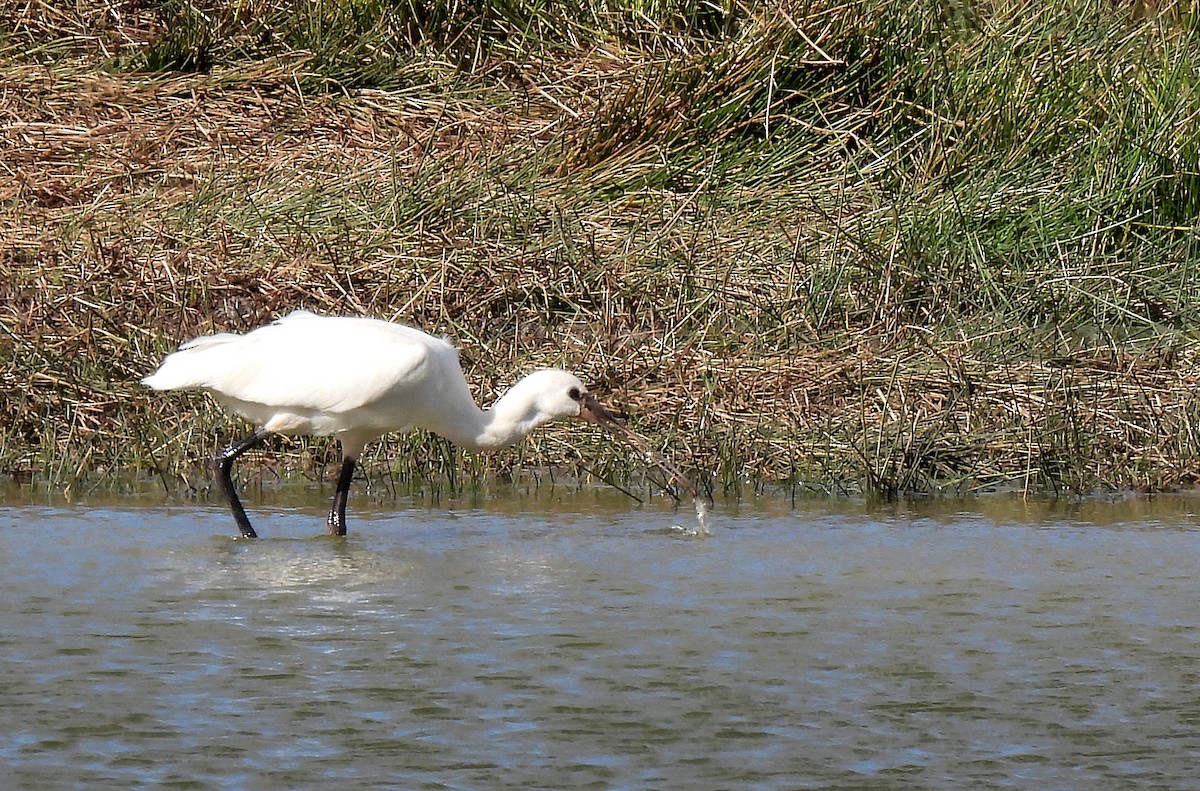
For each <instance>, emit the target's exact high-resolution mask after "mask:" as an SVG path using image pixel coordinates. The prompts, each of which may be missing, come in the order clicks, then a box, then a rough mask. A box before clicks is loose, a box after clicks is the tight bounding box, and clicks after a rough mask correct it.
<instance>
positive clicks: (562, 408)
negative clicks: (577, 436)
mask: <svg viewBox="0 0 1200 791" xmlns="http://www.w3.org/2000/svg"><path fill="white" fill-rule="evenodd" d="M521 386H522V387H525V386H529V387H531V388H532V389H533V390H532V392H535V393H536V394H537V397H536V401H535V404H536V408H537V409H538V410H539V411H540V412H541V413H542V414H543V415H545V416H546V418H547V419H548V420H556V419H558V418H568V417H577V418H579V419H580V420H586V421H588V422H591V423H595V424H597V425H599V426H601V427H602V428H604V429H605V430H606V431H608V432H609V433H610V434H612V435H613V436H615V437H619V438H620V439H623V440H624V441H625V442H627V443H629V444H630V445H632V446H633V447H635V448H637V449H638V450H639V451H641V452H642V454H643V455H644V456H645V458H646V460H647V461H649V462H650V463H651V464H653V465H655V466H656V467H658V468H659V469H661V470H662V471H663V472H664V473H666V474H667V475H668V476H669V477H671V478H673V479H675V481H676V482H677V483H679V485H680V486H682V487H683V488H684V489H686V490H687V491H688V492H689V493H690V494H691V495H692V496H693V497H698V496H699V494H698V491H697V489H696V485H695V484H694V483H692V482H691V481H690V480H688V478H687V477H686V476H685V475H683V473H681V472H680V471H679V470H677V469H676V468H675V467H673V466H672V465H670V464H669V463H667V461H666V460H665V459H663V458H662V456H661V455H659V454H658V453H656V452H654V451H653V450H652V449H651V448H650V443H648V442H647V441H646V440H645V439H644V438H643V437H641V436H640V435H638V434H635V433H634V432H632V431H630V430H629V429H628V428H626V427H625V426H624V424H622V423H621V422H620V421H618V420H617V419H616V418H615V417H613V416H612V414H611V413H610V412H609V411H608V410H607V409H605V408H604V407H603V406H601V405H600V402H599V401H597V400H596V397H595V396H594V395H592V394H591V393H589V392H588V389H587V388H586V387H585V386H584V384H583V382H581V381H580V380H579V378H578V377H576V376H575V375H574V374H571V373H567V372H566V371H558V370H549V369H548V370H542V371H534V372H533V373H532V374H530V375H529V376H527V377H526V378H525V379H524V380H523V381H522V382H521Z"/></svg>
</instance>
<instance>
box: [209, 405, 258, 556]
mask: <svg viewBox="0 0 1200 791" xmlns="http://www.w3.org/2000/svg"><path fill="white" fill-rule="evenodd" d="M269 436H271V432H269V431H267V430H265V429H261V428H260V429H258V430H257V431H255V432H254V433H253V434H251V435H250V436H248V437H246V438H245V439H243V440H242V441H241V442H239V443H237V444H236V445H230V446H229V447H228V448H226V449H225V450H223V451H221V452H220V453H218V454H217V455H216V458H214V459H213V460H212V471H213V475H215V476H217V486H218V487H219V488H220V489H221V494H223V495H225V499H226V500H227V501H229V510H231V511H233V518H234V521H236V522H237V526H238V529H239V530H241V531H242V537H243V538H258V533H255V532H254V528H253V527H251V526H250V518H249V517H247V516H246V509H245V508H243V507H242V501H241V500H239V499H238V496H237V490H236V489H234V488H233V479H232V478H231V477H230V473H231V472H233V463H234V462H235V461H237V458H238V456H241V455H242V454H243V453H245V452H246V451H248V450H250V449H251V448H256V447H258V446H259V445H261V444H263V441H264V440H266V438H267V437H269Z"/></svg>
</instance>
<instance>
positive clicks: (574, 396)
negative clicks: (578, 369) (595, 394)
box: [567, 387, 583, 401]
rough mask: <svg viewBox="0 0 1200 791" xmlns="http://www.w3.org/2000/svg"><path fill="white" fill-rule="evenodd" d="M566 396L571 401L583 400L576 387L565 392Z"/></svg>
mask: <svg viewBox="0 0 1200 791" xmlns="http://www.w3.org/2000/svg"><path fill="white" fill-rule="evenodd" d="M567 395H569V396H570V397H571V400H572V401H578V400H579V399H581V398H583V394H582V393H580V392H579V388H578V387H572V388H571V389H570V390H568V391H567Z"/></svg>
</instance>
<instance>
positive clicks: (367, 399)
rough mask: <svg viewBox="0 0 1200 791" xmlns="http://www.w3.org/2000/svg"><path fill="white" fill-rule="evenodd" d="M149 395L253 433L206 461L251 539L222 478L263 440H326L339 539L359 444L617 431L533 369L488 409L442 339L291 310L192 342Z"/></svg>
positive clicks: (558, 377) (587, 398) (599, 410)
mask: <svg viewBox="0 0 1200 791" xmlns="http://www.w3.org/2000/svg"><path fill="white" fill-rule="evenodd" d="M142 382H143V383H144V384H146V385H147V386H149V387H152V388H154V389H155V390H190V389H198V390H205V391H207V392H209V393H211V394H212V395H213V396H214V397H215V398H216V399H217V401H218V402H220V403H221V404H222V406H224V407H225V408H226V409H228V410H229V411H230V412H233V413H235V414H237V415H240V416H242V417H244V418H246V419H247V420H249V421H250V422H251V423H253V424H255V426H257V427H258V430H257V431H255V433H254V434H252V435H250V436H249V437H247V438H246V439H245V440H243V441H242V442H241V443H238V444H236V445H234V446H231V447H230V448H228V449H227V450H225V451H224V452H222V453H221V454H219V455H218V456H217V458H216V459H214V461H213V468H214V472H215V473H216V475H217V479H218V483H219V484H220V485H221V488H222V491H223V492H224V494H225V495H226V497H227V498H228V499H229V502H230V507H231V508H232V510H233V513H234V518H235V519H236V520H237V522H238V526H239V527H240V528H241V530H242V533H243V535H246V536H254V535H255V533H254V530H253V528H252V527H250V522H249V519H248V518H247V517H246V515H245V511H244V509H243V508H242V506H241V503H240V501H239V500H238V498H237V494H236V492H235V490H234V488H233V484H232V481H231V479H230V471H231V469H232V464H233V461H234V460H236V459H237V457H238V456H240V455H241V454H242V453H244V452H246V451H247V450H249V449H250V448H252V447H254V446H256V445H258V444H261V443H262V442H263V441H264V440H265V439H266V438H267V437H268V436H270V435H271V434H275V433H281V434H293V435H295V434H320V435H334V436H336V437H337V438H338V440H339V441H340V443H341V445H342V455H343V465H342V472H341V475H340V476H339V479H338V490H337V494H336V495H335V497H334V505H333V508H332V510H331V511H330V514H329V530H330V532H331V533H337V534H344V533H345V500H346V493H347V491H348V489H349V486H350V481H351V479H352V478H353V470H354V463H355V460H356V459H357V458H358V456H359V454H360V453H361V452H362V449H363V447H364V446H365V445H366V443H368V442H370V441H371V440H374V439H376V438H377V437H379V436H381V435H382V434H385V433H388V432H393V431H408V430H410V429H414V428H420V429H426V430H428V431H432V432H435V433H437V434H440V435H441V436H443V437H446V438H447V439H449V440H451V441H452V442H454V443H456V444H459V445H462V446H464V447H468V448H476V449H487V448H500V447H504V446H506V445H510V444H512V443H514V442H516V441H517V440H519V439H521V438H522V437H524V436H525V435H526V434H528V433H529V432H530V431H532V430H534V429H535V428H537V427H538V426H540V425H542V424H544V423H547V422H549V421H551V420H556V419H560V418H568V417H579V418H583V419H585V420H590V421H594V422H597V423H601V424H603V425H607V426H613V425H617V424H615V421H613V419H612V416H611V415H609V414H608V413H607V412H606V411H605V410H604V409H603V407H601V406H600V405H599V404H598V403H597V402H596V400H595V399H594V398H593V397H592V396H591V394H589V393H588V391H587V388H586V387H584V385H583V383H582V382H581V381H580V380H579V379H578V378H577V377H575V376H574V375H572V374H570V373H568V372H566V371H559V370H541V371H535V372H534V373H532V374H530V375H529V376H527V377H525V378H524V379H522V380H521V381H520V382H518V383H517V384H516V385H515V386H513V388H512V389H510V390H509V391H508V392H507V393H505V395H504V396H503V397H502V398H500V399H499V400H498V401H497V402H496V403H495V404H494V405H493V406H492V408H491V409H489V410H482V409H480V408H479V407H478V406H476V405H475V401H474V399H473V398H472V397H471V392H470V389H469V388H468V387H467V382H466V379H465V378H464V377H463V373H462V368H461V367H460V365H459V359H458V351H457V350H456V349H455V348H454V346H453V345H451V344H450V343H449V342H447V341H445V340H443V339H441V338H435V337H434V336H432V335H429V334H427V333H424V332H422V331H420V330H417V329H414V328H412V327H407V326H404V325H401V324H393V323H390V322H386V321H378V320H375V319H367V318H354V317H335V316H318V315H316V314H313V313H309V312H307V311H295V312H293V313H291V314H289V315H287V316H285V317H284V318H282V319H279V320H278V321H275V322H273V323H271V324H268V325H265V326H263V327H259V328H258V329H255V330H253V331H251V332H249V333H247V334H245V335H235V334H231V333H220V334H217V335H206V336H203V337H200V338H195V339H193V340H191V341H188V342H187V343H185V344H183V345H182V346H180V347H179V350H178V351H176V352H174V353H173V354H171V355H169V356H167V358H166V359H165V360H163V362H162V365H160V366H159V368H158V370H157V371H155V372H154V373H153V374H152V375H150V376H147V377H146V378H145V379H143V380H142Z"/></svg>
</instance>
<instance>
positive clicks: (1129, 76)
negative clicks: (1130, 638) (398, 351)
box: [0, 0, 1200, 495]
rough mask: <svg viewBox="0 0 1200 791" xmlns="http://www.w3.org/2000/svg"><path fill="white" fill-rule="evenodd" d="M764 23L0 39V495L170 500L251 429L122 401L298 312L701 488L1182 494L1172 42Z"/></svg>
mask: <svg viewBox="0 0 1200 791" xmlns="http://www.w3.org/2000/svg"><path fill="white" fill-rule="evenodd" d="M784 8H785V10H784V11H782V12H781V11H780V10H779V5H778V4H762V5H759V4H755V3H749V2H747V3H740V2H738V3H734V2H725V3H707V2H694V3H693V2H686V1H685V2H682V3H665V2H654V1H653V0H643V1H641V2H639V1H638V0H606V1H605V2H600V1H599V0H596V1H595V2H585V3H581V4H576V5H569V4H557V3H543V2H534V1H533V0H509V1H508V2H496V3H489V4H478V5H476V4H457V3H416V2H395V3H389V2H382V1H381V0H308V2H301V3H284V2H280V1H279V0H263V2H203V3H183V2H173V0H167V2H161V3H157V2H156V3H141V2H132V1H131V2H121V3H110V4H101V6H100V7H98V8H95V9H86V10H83V9H81V8H80V7H79V6H78V5H77V4H74V3H70V4H67V3H16V4H13V3H11V2H9V3H7V4H6V11H5V14H6V15H11V16H12V18H13V19H14V20H15V23H14V25H13V26H12V27H11V29H7V30H5V32H4V34H3V35H4V38H3V39H2V40H0V83H2V86H3V87H2V90H0V127H2V128H3V130H4V131H3V135H2V136H0V146H3V150H2V152H0V156H2V158H3V166H2V168H0V377H2V379H0V386H2V388H3V402H2V406H0V410H2V413H0V419H2V427H0V470H5V471H7V472H8V473H9V474H12V475H15V476H17V477H19V478H26V477H29V476H33V477H36V478H39V479H45V480H48V481H51V482H53V483H54V484H55V485H67V484H70V483H71V482H72V481H75V480H77V479H78V478H80V477H81V476H84V477H87V478H89V479H90V480H101V481H103V480H105V479H106V477H112V478H113V479H115V477H116V476H117V474H118V473H123V472H127V471H131V470H134V471H141V472H151V473H153V474H155V475H157V476H159V477H161V478H162V480H163V481H164V482H165V483H166V485H168V486H175V485H177V482H178V481H179V479H180V476H182V477H183V478H185V479H186V480H189V481H191V480H192V476H193V475H194V474H195V473H194V472H193V470H194V467H195V465H196V463H197V462H198V461H202V460H203V459H204V458H206V457H207V456H208V455H209V454H210V453H211V451H212V450H213V449H214V448H216V447H218V446H220V445H222V444H223V443H225V442H226V441H227V440H228V439H229V438H231V437H233V436H234V435H236V434H238V433H240V432H242V431H243V430H244V427H241V426H236V425H235V424H233V423H232V422H231V421H229V420H228V419H226V418H224V417H222V416H221V415H220V414H219V413H218V411H217V410H216V408H215V407H214V406H212V405H211V404H210V403H209V402H208V401H207V400H206V399H204V398H203V397H199V396H186V395H185V396H175V395H170V396H163V395H152V394H150V393H148V392H146V391H145V390H144V389H143V388H141V387H140V386H139V385H138V384H137V380H138V379H139V378H140V377H141V376H143V375H144V374H145V373H146V372H147V371H149V370H151V369H153V367H154V366H155V365H156V363H157V361H158V360H159V359H160V358H161V356H162V355H163V354H164V353H166V352H167V351H169V350H170V349H171V348H172V347H173V346H174V345H175V344H177V343H178V342H179V341H181V340H184V339H187V338H190V337H192V336H194V335H197V334H200V333H204V332H210V331H213V330H216V329H223V330H224V329H232V330H243V329H246V328H249V327H252V326H255V325H257V324H259V323H262V322H265V321H268V320H270V319H271V318H273V317H275V316H278V315H280V314H282V313H284V312H287V311H288V310H290V309H292V308H295V307H307V308H310V309H313V310H317V311H323V312H333V313H364V314H370V315H373V316H378V317H382V318H388V319H396V320H403V321H406V322H410V323H414V324H417V325H420V326H423V327H426V328H430V329H433V330H436V331H439V332H444V333H448V334H450V335H452V336H453V337H454V338H455V339H456V341H457V342H458V343H459V344H460V346H462V348H463V356H464V360H465V362H466V364H467V366H468V370H467V375H468V379H469V381H471V382H472V384H473V385H474V386H475V387H476V392H477V394H478V396H479V398H480V399H481V400H483V401H490V400H491V399H492V398H494V397H495V396H496V394H497V393H498V392H500V391H502V390H503V389H504V387H505V386H507V384H509V383H511V382H512V381H514V380H515V379H516V378H517V377H518V376H519V375H520V374H521V373H522V372H524V371H526V370H528V369H530V368H532V367H536V366H544V365H554V366H563V367H567V368H570V369H573V370H575V371H576V372H578V373H579V374H580V375H581V376H582V378H584V379H585V380H586V381H588V382H589V383H591V384H592V385H593V387H594V389H595V390H596V391H597V392H599V393H600V394H601V396H602V397H603V398H604V400H606V401H608V402H610V403H613V404H615V405H617V406H618V407H619V408H620V409H622V410H624V411H626V412H627V413H628V416H629V420H630V422H631V423H632V424H633V425H634V426H635V427H636V428H637V429H638V430H639V431H641V432H643V433H645V434H647V435H649V436H650V437H652V438H653V440H654V442H655V443H656V444H658V445H660V446H661V447H663V448H664V449H666V450H667V453H668V455H670V456H671V457H672V458H674V459H676V460H677V461H679V462H680V464H681V466H684V467H685V468H690V469H691V470H692V471H694V472H695V473H696V475H697V477H698V478H701V479H705V480H709V481H711V483H712V485H713V486H714V488H715V489H716V490H718V491H720V490H729V489H732V490H735V491H737V490H740V489H742V488H745V487H756V486H764V485H770V484H772V483H775V482H787V483H794V484H797V485H799V486H802V487H809V488H814V489H818V490H831V491H868V492H872V493H876V494H881V495H895V494H898V493H906V492H925V491H938V490H946V489H953V490H959V491H970V490H975V489H980V488H987V487H994V486H1005V487H1019V488H1022V489H1025V490H1029V491H1064V490H1065V491H1073V492H1090V491H1095V490H1098V489H1100V490H1102V489H1106V488H1122V487H1139V488H1146V489H1151V490H1153V489H1163V488H1172V487H1178V486H1186V485H1191V484H1193V483H1195V482H1196V480H1197V477H1198V476H1200V395H1197V393H1196V385H1197V381H1198V379H1200V358H1198V357H1197V345H1196V340H1197V329H1198V327H1200V238H1198V237H1200V226H1198V224H1197V215H1198V214H1200V167H1198V165H1197V162H1198V161H1200V27H1198V26H1200V21H1198V18H1197V16H1196V14H1195V12H1194V11H1192V10H1190V6H1188V4H1185V3H1178V4H1172V3H1167V2H1163V3H1158V4H1157V7H1156V8H1153V9H1146V8H1143V7H1142V6H1141V5H1139V4H1131V5H1126V4H1122V3H1113V2H1067V1H1066V0H1053V1H1052V2H1032V1H1030V0H1015V1H1014V2H1000V3H949V2H946V3H907V2H897V1H894V0H893V1H891V2H885V1H884V0H878V1H876V2H867V3H860V4H837V3H825V2H808V3H804V2H797V3H790V4H786V5H785V7H784ZM287 447H288V448H289V449H290V453H289V454H287V455H286V456H285V457H284V465H285V466H284V467H283V468H281V470H280V471H279V472H280V474H303V475H321V474H323V473H324V470H325V468H326V466H327V465H328V464H329V462H330V461H331V460H332V458H333V457H334V454H333V453H332V449H331V448H330V447H329V446H328V443H325V442H322V441H315V442H294V443H290V444H289V445H288V446H287ZM376 454H377V456H376V458H375V459H373V460H372V461H371V462H370V464H369V465H368V466H369V467H371V468H372V469H374V470H375V471H376V472H378V471H379V470H388V471H389V474H390V475H392V476H393V477H394V479H396V480H402V481H416V482H417V483H418V484H419V483H420V482H422V481H428V480H433V479H437V480H439V481H442V480H448V481H451V482H459V481H466V480H478V481H484V480H491V479H493V478H494V477H495V476H498V475H499V476H503V475H505V474H507V473H510V472H512V471H514V470H518V469H521V468H526V467H530V466H540V465H560V466H561V467H563V468H566V470H567V471H569V472H572V473H578V472H583V471H584V468H583V467H580V466H579V465H581V464H585V463H586V469H587V470H590V471H592V472H594V473H596V474H600V475H604V476H608V477H612V478H613V479H615V480H624V479H626V478H628V477H629V475H630V472H631V471H635V470H637V469H638V468H639V465H638V462H637V459H636V458H633V457H632V456H631V455H630V454H629V452H628V451H625V450H623V449H621V448H618V447H615V446H613V445H612V444H611V443H607V442H605V441H604V440H603V438H601V437H599V436H598V435H595V434H594V433H593V432H591V431H590V430H586V429H580V428H579V427H564V428H561V429H557V428H556V429H552V430H550V431H547V432H545V433H543V434H540V435H539V436H538V437H537V438H535V439H534V440H533V441H532V442H531V443H529V444H527V445H525V446H523V447H520V448H517V449H514V450H512V451H511V452H507V453H503V454H499V455H493V456H472V455H468V454H463V453H461V452H460V451H457V450H455V449H453V448H450V447H449V446H448V445H446V444H444V443H441V442H429V441H428V440H427V438H424V437H407V438H391V439H390V440H388V441H387V442H386V443H384V444H382V445H381V446H380V448H379V449H378V450H377V451H376ZM584 459H586V460H587V461H586V462H583V461H581V460H584Z"/></svg>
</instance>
